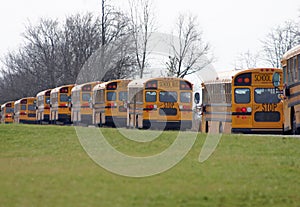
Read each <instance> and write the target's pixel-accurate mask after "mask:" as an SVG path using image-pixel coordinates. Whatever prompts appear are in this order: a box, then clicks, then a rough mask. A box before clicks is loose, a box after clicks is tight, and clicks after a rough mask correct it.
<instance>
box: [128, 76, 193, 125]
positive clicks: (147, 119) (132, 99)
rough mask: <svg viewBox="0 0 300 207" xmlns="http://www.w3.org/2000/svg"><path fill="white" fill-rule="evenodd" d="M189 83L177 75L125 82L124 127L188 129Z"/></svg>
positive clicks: (190, 108) (190, 116)
mask: <svg viewBox="0 0 300 207" xmlns="http://www.w3.org/2000/svg"><path fill="white" fill-rule="evenodd" d="M192 93H193V86H192V84H191V83H190V82H189V81H187V80H184V79H180V78H149V79H140V80H134V81H131V82H130V83H129V84H128V100H129V101H128V104H127V107H128V111H127V112H128V113H127V126H128V127H136V128H168V129H179V128H180V129H191V127H192V117H193V112H192V105H193V103H192Z"/></svg>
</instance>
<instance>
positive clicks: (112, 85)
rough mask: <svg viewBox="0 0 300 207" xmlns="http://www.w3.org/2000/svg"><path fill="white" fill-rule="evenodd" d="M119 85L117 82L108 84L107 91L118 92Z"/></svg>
mask: <svg viewBox="0 0 300 207" xmlns="http://www.w3.org/2000/svg"><path fill="white" fill-rule="evenodd" d="M117 87H118V84H117V82H113V83H110V84H107V86H106V90H117Z"/></svg>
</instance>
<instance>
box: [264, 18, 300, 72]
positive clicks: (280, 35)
mask: <svg viewBox="0 0 300 207" xmlns="http://www.w3.org/2000/svg"><path fill="white" fill-rule="evenodd" d="M297 44H300V28H299V25H298V24H297V23H295V22H294V21H287V22H285V23H284V25H282V26H278V27H276V28H274V29H272V30H271V31H270V32H269V33H268V34H267V36H266V38H265V39H264V40H263V41H262V45H263V52H264V59H265V61H266V62H267V63H268V64H270V65H271V66H272V67H276V68H279V67H280V66H281V63H280V60H281V58H282V56H283V55H284V53H285V52H286V51H288V50H289V49H291V48H292V47H294V46H296V45H297Z"/></svg>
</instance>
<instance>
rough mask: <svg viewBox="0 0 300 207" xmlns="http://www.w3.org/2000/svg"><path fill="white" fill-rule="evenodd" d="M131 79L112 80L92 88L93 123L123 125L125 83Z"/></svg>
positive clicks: (125, 101)
mask: <svg viewBox="0 0 300 207" xmlns="http://www.w3.org/2000/svg"><path fill="white" fill-rule="evenodd" d="M130 81H131V80H124V79H123V80H121V79H120V80H113V81H108V82H105V83H101V84H97V85H96V86H95V87H94V88H93V103H92V106H93V124H95V125H98V126H102V125H109V126H116V127H125V126H126V123H127V118H126V117H127V108H126V103H127V94H128V92H127V85H128V83H130Z"/></svg>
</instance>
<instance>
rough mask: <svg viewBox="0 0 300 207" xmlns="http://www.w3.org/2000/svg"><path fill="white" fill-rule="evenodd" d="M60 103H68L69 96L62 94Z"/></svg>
mask: <svg viewBox="0 0 300 207" xmlns="http://www.w3.org/2000/svg"><path fill="white" fill-rule="evenodd" d="M59 100H60V102H68V101H69V96H68V95H67V94H60V99H59Z"/></svg>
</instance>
